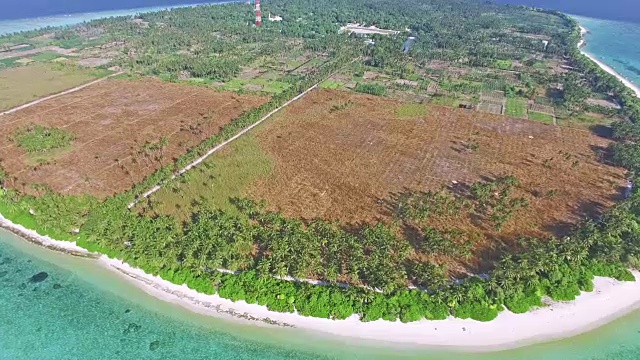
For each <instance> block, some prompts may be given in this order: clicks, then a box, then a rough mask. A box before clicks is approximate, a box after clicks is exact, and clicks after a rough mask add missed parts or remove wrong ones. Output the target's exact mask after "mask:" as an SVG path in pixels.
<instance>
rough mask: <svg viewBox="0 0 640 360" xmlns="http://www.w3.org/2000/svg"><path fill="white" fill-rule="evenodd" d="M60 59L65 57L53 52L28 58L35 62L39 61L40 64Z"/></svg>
mask: <svg viewBox="0 0 640 360" xmlns="http://www.w3.org/2000/svg"><path fill="white" fill-rule="evenodd" d="M61 57H65V56H62V55H60V54H58V53H57V52H54V51H44V52H41V53H39V54H35V55H33V56H30V58H31V59H33V60H35V61H40V62H47V61H51V60H55V59H58V58H61Z"/></svg>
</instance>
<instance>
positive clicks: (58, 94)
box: [0, 71, 124, 116]
mask: <svg viewBox="0 0 640 360" xmlns="http://www.w3.org/2000/svg"><path fill="white" fill-rule="evenodd" d="M122 74H124V71H119V72H117V73H115V74H111V75H108V76H105V77H102V78H99V79H96V80H93V81H91V82H88V83H86V84H83V85H79V86H76V87H74V88H71V89H68V90H64V91H61V92H58V93H55V94H53V95H49V96H45V97H43V98H40V99H37V100H34V101H32V102H29V103H26V104H23V105H20V106H16V107H14V108H12V109H9V110H6V111H3V112H0V116H2V115H9V114H13V113H14V112H17V111H20V110H24V109H26V108H28V107H31V106H33V105H37V104H40V103H42V102H45V101H47V100H51V99H55V98H57V97H59V96H63V95H67V94H71V93H74V92H76V91H79V90H82V89H84V88H87V87H89V86H91V85H95V84H97V83H100V82H103V81H105V80H107V79H109V78H112V77H114V76H118V75H122Z"/></svg>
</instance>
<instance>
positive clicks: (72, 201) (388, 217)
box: [0, 0, 640, 346]
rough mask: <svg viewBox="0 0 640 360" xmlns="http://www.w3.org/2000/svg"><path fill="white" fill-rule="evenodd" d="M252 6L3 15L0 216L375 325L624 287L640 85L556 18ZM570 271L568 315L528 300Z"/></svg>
mask: <svg viewBox="0 0 640 360" xmlns="http://www.w3.org/2000/svg"><path fill="white" fill-rule="evenodd" d="M262 12H263V18H264V22H263V23H262V24H261V26H256V25H255V24H254V19H255V5H252V6H249V5H247V4H244V3H242V4H240V3H232V4H223V5H215V6H199V7H193V8H182V9H173V10H169V11H161V12H156V13H148V14H139V15H136V16H133V17H119V18H109V19H101V20H96V21H92V22H88V23H84V24H82V25H78V26H73V27H67V28H47V29H41V30H37V31H32V32H23V33H18V34H13V35H9V36H4V37H0V69H1V70H0V79H1V80H2V82H3V83H4V84H8V86H6V87H0V112H1V115H0V123H1V124H2V127H3V136H2V137H0V148H1V149H2V151H1V152H0V185H1V190H0V214H2V217H0V220H2V226H3V227H6V228H8V229H10V230H13V231H15V232H18V233H20V234H21V235H23V236H25V237H29V238H31V239H32V240H34V241H39V242H42V243H46V244H49V245H51V246H55V247H57V248H59V249H66V250H69V251H70V252H73V253H74V254H78V255H83V256H95V257H98V256H102V257H101V260H102V261H105V262H107V263H108V264H109V265H110V266H113V267H116V268H117V269H119V270H120V271H121V272H123V273H125V274H126V275H128V276H131V277H133V278H135V279H136V280H140V281H142V282H143V283H144V284H146V286H149V287H151V288H153V289H155V291H156V292H158V291H159V292H162V293H170V294H172V295H175V296H178V297H180V298H182V299H186V300H188V301H190V302H191V303H192V304H197V305H200V309H195V310H197V311H205V312H208V311H213V312H225V313H230V314H232V315H235V316H240V317H244V318H247V319H252V320H263V321H265V322H268V323H270V324H275V325H283V326H287V325H290V326H300V327H308V328H315V329H320V330H323V331H329V332H334V333H339V334H344V335H349V334H353V335H354V336H362V337H369V338H376V339H380V340H391V341H411V342H417V343H425V344H433V345H448V344H451V343H454V344H455V343H456V342H455V341H454V340H449V342H447V340H446V339H445V338H447V337H451V336H458V335H459V336H462V335H460V334H462V333H466V334H464V336H465V337H464V338H463V340H462V341H461V342H460V343H464V344H468V345H470V346H482V345H505V344H506V343H515V342H519V341H523V340H527V339H533V338H539V337H540V336H545V335H549V334H550V333H549V331H551V330H546V329H545V327H553V326H554V325H555V326H556V327H557V328H556V330H555V332H556V333H554V335H553V336H556V337H557V336H559V335H558V333H560V332H562V331H565V332H575V331H577V330H576V328H583V327H589V326H594V324H595V323H598V322H602V321H603V320H606V318H608V317H609V316H613V315H615V314H616V313H617V312H619V311H622V310H625V308H631V307H633V306H637V303H638V302H639V301H640V290H639V289H638V286H637V285H636V284H635V283H633V281H635V278H636V276H635V273H634V272H632V271H631V270H630V269H636V268H638V267H639V266H640V238H639V237H638V226H640V223H639V221H640V217H639V214H640V212H639V208H638V207H639V206H640V194H639V193H638V192H637V190H636V188H635V187H634V186H633V184H634V183H635V182H636V181H635V180H636V179H635V178H636V173H637V169H638V168H639V167H640V145H639V144H638V141H639V140H640V126H639V125H638V121H640V100H639V99H638V97H637V96H636V94H635V92H634V91H633V90H632V89H630V88H629V87H627V86H625V84H624V83H623V82H621V81H620V79H618V78H617V77H616V76H615V75H612V74H610V73H609V72H607V71H606V70H605V69H603V68H602V67H601V66H599V65H598V64H597V63H595V62H593V61H592V60H590V59H589V58H588V57H587V56H585V55H584V54H582V53H581V52H580V50H579V45H580V42H581V40H582V35H583V33H582V31H581V28H580V27H579V25H578V23H577V22H576V21H575V20H573V19H572V18H570V17H569V16H567V15H565V14H561V13H557V12H553V11H546V10H541V9H530V8H525V7H514V6H502V5H496V4H491V3H487V2H478V1H474V0H459V1H455V2H452V1H450V0H428V1H427V0H423V1H419V0H408V1H404V2H402V4H398V2H397V1H388V0H369V1H364V0H355V1H329V0H317V1H309V0H273V1H269V2H268V3H266V4H263V8H262ZM267 14H268V16H264V15H267ZM52 239H56V240H57V241H54V240H52ZM60 241H62V242H60ZM64 242H66V243H64ZM65 244H68V245H65ZM114 259H119V260H114ZM605 278H610V279H615V281H614V280H610V279H609V280H607V279H605ZM594 281H595V284H596V288H597V289H598V291H599V292H604V291H605V290H603V289H605V288H607V289H609V292H608V293H607V294H608V295H607V296H608V298H607V299H610V298H614V299H618V302H614V303H609V304H608V305H605V304H603V303H602V301H604V300H602V299H603V298H602V297H597V294H596V293H593V296H592V297H591V298H589V296H590V295H591V294H589V295H584V293H585V292H593V291H594ZM172 284H173V285H172ZM183 284H184V285H186V287H188V288H186V287H182V285H183ZM612 294H615V295H612ZM585 296H586V300H583V302H582V303H583V304H585V303H587V302H590V305H589V306H586V305H585V306H583V307H582V308H578V307H579V305H575V307H576V308H575V309H574V310H571V309H569V310H567V311H573V312H571V313H564V314H565V315H566V314H570V315H571V316H576V317H577V318H581V319H582V320H583V323H580V319H578V320H576V321H578V322H577V323H575V324H573V325H575V326H573V327H572V326H571V324H569V325H568V326H564V325H561V324H560V322H562V321H563V320H562V319H561V317H560V320H559V317H558V316H555V317H554V316H551V315H549V314H550V313H549V312H548V311H547V312H546V313H545V310H547V309H549V308H550V307H549V304H551V303H554V305H552V306H551V308H553V307H554V306H555V309H560V311H558V312H561V311H562V308H565V310H566V309H567V308H569V307H571V306H573V305H571V304H566V303H561V304H558V303H557V302H563V301H572V300H575V299H576V298H577V297H580V298H581V299H585ZM221 304H223V305H224V304H226V305H224V306H226V308H225V309H226V310H224V309H221ZM193 306H195V305H193ZM598 306H601V307H602V308H601V309H600V310H602V313H601V314H590V313H593V310H594V309H597V308H598ZM619 307H623V308H619ZM230 309H237V310H236V311H232V310H230ZM552 311H553V309H552ZM278 313H282V315H278ZM524 313H527V314H526V315H515V314H524ZM578 315H579V316H578ZM545 317H546V318H545ZM453 318H457V319H453ZM496 318H497V319H496ZM345 319H348V320H345ZM445 319H447V320H445ZM467 319H468V320H467ZM520 319H527V320H526V321H527V323H526V324H525V325H531V324H536V321H537V322H538V324H539V326H537V327H533V328H531V329H529V331H528V332H527V331H521V333H520V334H519V335H518V334H517V331H519V330H517V329H518V328H519V327H520V326H521V325H522V324H524V321H525V320H520ZM536 319H537V320H536ZM545 319H546V320H545ZM458 321H462V322H458ZM465 321H466V322H465ZM519 321H522V322H520V323H519ZM554 321H555V322H557V324H556V323H555V322H554ZM345 324H349V326H347V325H345ZM460 324H462V326H461V325H460ZM492 324H493V325H492ZM368 325H371V326H368ZM333 327H336V328H340V327H341V329H337V330H334V329H332V328H333ZM454 327H455V329H456V330H455V331H457V332H458V333H460V334H458V333H454V330H453V328H454ZM438 328H439V329H440V330H438ZM389 329H391V330H392V331H391V332H389V331H388V330H389ZM434 329H435V330H434ZM476 329H477V331H476ZM437 331H440V332H439V333H437V334H440V335H436V333H435V332H437ZM499 331H502V332H511V333H514V331H515V335H511V336H506V335H504V334H502V333H501V334H500V335H502V336H505V337H506V338H503V339H497V340H495V342H494V343H492V342H491V341H490V340H488V339H489V338H490V337H492V336H494V337H495V335H496V334H498V332H499ZM480 332H484V334H479V333H480ZM492 332H493V333H492ZM372 334H373V335H372ZM394 334H395V335H394ZM406 334H414V335H413V336H406ZM456 334H457V335H456ZM565 335H570V334H565ZM438 336H440V337H441V338H442V339H444V340H441V339H440V338H438ZM402 337H404V338H405V340H402V339H401V338H402ZM406 339H408V340H406Z"/></svg>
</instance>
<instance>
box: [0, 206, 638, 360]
mask: <svg viewBox="0 0 640 360" xmlns="http://www.w3.org/2000/svg"><path fill="white" fill-rule="evenodd" d="M0 226H1V227H3V228H5V229H7V230H9V231H11V232H13V233H15V234H16V235H18V236H20V237H23V238H25V240H28V241H31V242H33V243H35V244H38V245H41V246H44V247H46V248H49V249H52V250H56V251H62V252H64V253H67V254H71V255H77V256H84V257H92V258H97V262H98V264H99V265H101V266H105V267H107V268H109V269H111V270H113V271H114V272H115V273H117V274H119V275H120V276H123V277H124V278H125V279H127V280H129V281H131V282H132V283H133V284H135V285H136V286H137V287H139V288H140V289H142V290H143V291H145V292H146V293H148V294H149V295H151V296H154V297H156V298H159V299H161V300H163V301H166V302H170V303H173V304H176V305H179V306H181V307H183V308H185V309H187V310H190V311H193V312H195V313H199V314H203V315H210V316H216V317H226V318H231V317H232V318H236V319H237V318H239V319H240V320H241V321H243V322H250V323H251V324H257V325H261V326H280V327H295V328H300V329H301V330H310V331H313V332H315V333H319V334H326V335H330V336H337V337H340V338H354V339H361V340H368V341H376V344H378V345H380V344H386V345H390V346H393V345H413V346H425V347H430V348H449V349H452V350H465V351H473V352H482V351H496V350H504V349H511V348H516V347H520V346H525V345H531V344H534V343H540V342H545V341H551V340H559V339H563V338H568V337H572V336H575V335H578V334H581V333H584V332H587V331H590V330H593V329H595V328H597V327H599V326H602V325H604V324H606V323H608V322H611V321H613V320H615V319H617V318H619V317H621V316H623V315H626V314H628V313H629V312H632V311H633V310H636V309H638V308H640V273H639V272H634V273H633V274H634V276H635V277H636V279H637V280H638V281H636V282H620V281H617V280H614V279H609V278H601V277H597V278H596V279H595V280H594V288H595V290H594V291H593V292H591V293H582V295H580V296H579V297H578V298H577V299H576V300H575V301H571V302H554V303H551V304H549V306H547V307H543V308H539V309H535V310H532V311H530V312H528V313H525V314H514V313H511V312H510V311H508V310H505V311H503V312H501V313H500V314H499V315H498V318H496V319H495V320H493V321H490V322H479V321H474V320H462V319H456V318H452V317H450V318H448V319H446V320H442V321H430V320H422V321H417V322H413V323H407V324H403V323H401V322H400V321H396V322H390V321H384V320H378V321H373V322H369V323H364V322H361V321H360V320H359V319H358V317H357V316H352V317H350V318H348V319H346V320H329V319H319V318H311V317H303V316H300V315H297V314H295V313H278V312H273V311H270V310H268V309H267V308H266V307H265V306H260V305H255V304H247V303H246V302H244V301H238V302H232V301H231V300H227V299H223V298H221V297H220V296H218V295H217V294H215V295H206V294H201V293H198V292H196V291H195V290H192V289H189V288H188V287H187V286H186V285H180V286H179V285H175V284H172V283H170V282H168V281H166V280H164V279H161V278H160V277H157V276H153V275H149V274H147V273H145V272H144V271H142V270H140V269H137V268H134V267H132V266H130V265H128V264H126V263H124V262H122V261H120V260H116V259H109V258H108V257H106V256H104V255H102V256H100V255H98V254H94V253H90V252H88V251H86V250H85V249H82V248H80V247H78V246H77V245H75V244H74V243H67V242H62V241H57V240H54V239H51V238H50V237H47V236H41V235H39V234H38V233H36V232H35V231H33V230H29V229H26V228H24V227H23V226H20V225H16V224H14V223H12V222H11V221H9V220H7V219H6V218H4V217H2V215H0Z"/></svg>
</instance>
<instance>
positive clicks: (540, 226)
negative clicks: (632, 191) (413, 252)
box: [247, 90, 624, 252]
mask: <svg viewBox="0 0 640 360" xmlns="http://www.w3.org/2000/svg"><path fill="white" fill-rule="evenodd" d="M400 105H401V103H400V102H397V101H393V100H386V99H382V98H379V97H374V96H367V95H354V94H350V93H347V92H341V91H329V90H321V91H316V92H314V93H312V94H310V95H309V96H307V97H306V98H304V99H303V100H301V101H299V102H297V103H295V104H293V105H292V106H291V107H289V108H287V109H286V110H285V111H284V112H283V113H281V114H279V115H277V116H276V117H275V118H274V119H272V120H271V121H270V122H269V123H268V124H266V125H265V126H264V127H263V128H261V129H260V131H259V133H257V135H256V138H257V140H258V141H259V143H260V145H261V147H262V149H263V150H264V151H265V152H266V153H267V154H268V155H269V156H270V157H271V158H272V159H273V161H274V163H275V168H274V171H273V172H272V174H271V175H270V176H268V177H266V178H263V179H261V180H259V181H257V182H255V183H254V184H253V186H251V188H250V189H248V190H247V194H248V195H250V197H252V198H255V199H265V200H266V202H267V204H268V205H269V206H270V207H271V208H272V209H277V210H282V211H283V212H284V213H285V214H286V215H288V216H292V217H302V218H307V219H310V218H316V217H319V218H324V219H335V220H339V221H342V222H346V223H352V224H357V223H362V222H374V221H378V220H383V221H389V220H391V219H392V217H393V209H394V204H395V203H396V200H397V198H398V196H399V195H400V194H402V193H403V192H407V191H427V190H436V191H437V190H440V189H443V188H449V189H450V190H451V191H453V192H458V193H460V194H461V195H463V196H465V195H466V194H468V187H469V186H470V185H471V184H473V183H476V182H479V181H483V180H491V179H496V178H498V177H501V176H506V175H514V176H515V177H517V179H518V180H519V181H520V184H521V185H520V186H519V187H518V189H516V194H515V195H517V196H522V197H525V198H526V199H527V200H528V203H529V206H528V207H527V208H526V209H524V210H521V211H520V212H518V213H517V214H516V216H515V217H514V218H513V219H512V220H511V221H510V222H509V223H508V224H507V225H506V226H505V227H504V229H503V230H502V231H501V232H497V231H496V230H495V229H494V228H493V227H491V226H490V225H489V224H486V223H483V222H481V221H478V219H477V218H476V217H474V216H472V215H469V216H461V217H460V218H458V219H455V221H448V222H442V221H440V223H438V222H437V221H436V223H434V224H433V225H435V226H437V227H438V228H440V229H451V228H457V229H462V230H464V231H465V232H466V233H467V234H469V235H470V236H471V235H473V236H474V237H476V236H477V237H478V239H477V241H476V246H475V249H476V251H482V252H493V251H495V250H496V249H497V247H499V246H500V245H502V244H505V243H506V244H512V243H513V240H514V239H515V238H517V237H518V236H519V235H532V236H548V235H558V236H559V235H564V234H566V233H567V231H568V230H569V229H570V228H571V227H572V226H573V225H574V224H576V223H578V222H579V221H580V220H582V219H583V218H585V217H587V216H593V215H596V214H598V213H600V212H601V211H602V210H603V209H605V208H607V207H609V206H611V205H613V204H614V202H615V201H616V200H619V196H620V194H621V192H620V186H622V184H623V182H624V171H623V170H622V169H619V168H615V167H611V166H608V165H605V164H603V163H602V162H601V161H599V159H598V155H597V154H598V149H602V148H604V147H606V146H607V145H608V144H609V140H607V139H604V138H601V137H598V136H596V135H594V134H592V133H591V132H589V131H585V130H579V129H570V128H560V127H556V126H551V125H544V124H540V123H537V122H534V121H528V120H521V119H514V118H507V117H504V116H499V115H492V114H482V113H478V112H472V111H466V110H460V109H451V108H446V107H440V106H429V107H428V109H427V110H428V111H427V115H424V116H416V117H413V118H407V117H398V116H397V115H396V110H397V109H398V107H399V106H400ZM405 230H406V231H408V232H411V231H412V229H410V228H407V229H405ZM407 235H411V234H410V233H409V234H407Z"/></svg>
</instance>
